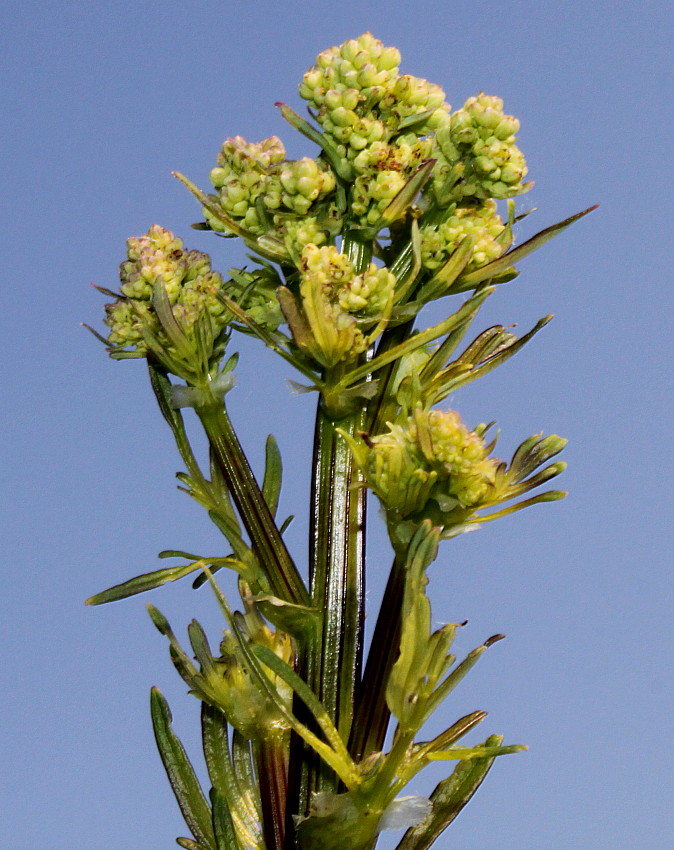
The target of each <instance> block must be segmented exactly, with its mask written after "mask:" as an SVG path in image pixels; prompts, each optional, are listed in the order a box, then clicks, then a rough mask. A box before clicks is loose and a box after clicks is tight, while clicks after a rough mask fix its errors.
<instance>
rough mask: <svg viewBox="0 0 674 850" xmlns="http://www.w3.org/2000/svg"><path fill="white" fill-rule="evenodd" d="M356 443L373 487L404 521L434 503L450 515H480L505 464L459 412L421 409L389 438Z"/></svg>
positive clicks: (353, 443)
mask: <svg viewBox="0 0 674 850" xmlns="http://www.w3.org/2000/svg"><path fill="white" fill-rule="evenodd" d="M350 443H351V446H352V448H353V451H354V455H355V457H356V460H357V462H358V464H359V465H360V467H361V469H362V472H363V474H364V476H365V481H366V484H367V486H368V487H369V488H370V489H371V490H372V491H373V492H374V493H376V495H377V496H378V497H379V498H380V499H381V501H382V504H383V505H384V507H385V508H386V510H387V511H388V512H392V513H394V514H396V515H397V516H398V517H401V518H406V517H409V516H411V515H412V514H417V513H418V512H419V511H421V510H423V509H424V507H425V506H426V504H427V503H428V501H429V500H431V499H434V500H435V502H437V504H438V505H439V506H440V508H441V510H443V511H445V512H449V511H451V510H452V509H454V508H456V507H459V508H462V509H470V510H476V509H477V508H478V507H480V505H481V504H482V502H483V501H484V499H485V496H486V494H487V491H488V489H489V486H490V484H492V483H493V481H494V477H495V472H496V468H497V466H498V463H499V461H498V460H496V459H494V458H490V457H489V452H488V448H487V446H486V445H485V443H484V440H483V439H482V437H481V436H480V435H479V434H478V433H476V432H475V431H471V430H470V429H468V428H467V427H466V426H465V425H464V424H463V423H462V422H461V419H460V417H459V414H458V413H456V412H455V411H453V410H447V411H442V410H430V411H427V410H423V409H422V408H417V410H415V411H414V415H412V416H409V417H407V418H405V419H404V420H403V421H402V422H400V423H389V430H388V432H387V433H385V434H380V435H378V436H375V437H372V438H368V439H367V441H362V442H359V443H357V442H356V441H353V440H350Z"/></svg>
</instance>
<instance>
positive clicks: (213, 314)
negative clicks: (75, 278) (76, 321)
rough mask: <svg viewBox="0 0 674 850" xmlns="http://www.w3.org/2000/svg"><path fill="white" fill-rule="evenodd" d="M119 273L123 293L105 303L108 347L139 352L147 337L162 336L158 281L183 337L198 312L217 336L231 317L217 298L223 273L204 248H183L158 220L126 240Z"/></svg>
mask: <svg viewBox="0 0 674 850" xmlns="http://www.w3.org/2000/svg"><path fill="white" fill-rule="evenodd" d="M120 279H121V282H122V285H121V287H120V291H121V295H122V297H121V298H119V299H118V300H117V301H115V302H113V303H112V304H107V305H106V308H105V311H106V318H105V322H106V324H107V325H108V327H109V328H110V333H109V335H108V339H107V342H108V345H109V346H110V349H111V351H112V352H118V353H119V352H120V351H124V356H127V357H144V356H145V355H146V353H147V349H148V339H149V338H150V337H152V338H156V339H159V340H163V339H164V337H165V334H164V332H163V331H162V327H161V323H160V321H159V319H158V317H157V314H156V311H155V309H154V306H153V295H154V293H155V287H156V285H157V284H160V285H161V286H162V287H163V289H164V291H165V293H166V296H167V298H168V302H169V304H170V305H171V310H172V313H173V317H174V319H175V320H176V322H177V323H178V324H179V326H180V328H181V330H182V331H183V333H184V334H186V335H187V337H190V336H191V335H192V334H193V331H194V326H195V324H196V322H197V320H198V319H199V317H201V316H208V317H209V318H210V320H211V322H212V325H213V330H214V336H216V337H217V336H218V335H219V334H220V333H221V332H222V331H223V330H224V328H225V327H226V325H227V324H228V322H229V320H230V319H231V316H230V314H229V312H228V310H227V308H226V307H225V306H224V304H223V303H222V301H221V300H220V299H219V298H218V295H219V293H220V292H221V291H222V288H223V281H222V277H221V276H220V274H219V273H218V272H214V271H212V269H211V261H210V258H209V256H208V254H203V253H201V251H186V250H184V248H183V243H182V240H181V239H178V238H176V237H175V236H174V235H173V233H171V231H170V230H165V229H164V228H163V227H160V226H159V225H157V224H153V225H152V227H151V228H150V229H149V230H148V232H147V233H145V234H143V235H142V236H137V237H132V238H130V239H128V240H127V260H126V261H125V262H123V263H122V265H121V266H120ZM129 349H131V350H129Z"/></svg>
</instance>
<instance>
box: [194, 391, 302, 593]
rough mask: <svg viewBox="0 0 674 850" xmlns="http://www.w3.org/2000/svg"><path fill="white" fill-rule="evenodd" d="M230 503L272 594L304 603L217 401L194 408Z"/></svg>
mask: <svg viewBox="0 0 674 850" xmlns="http://www.w3.org/2000/svg"><path fill="white" fill-rule="evenodd" d="M197 415H198V416H199V419H200V420H201V423H202V425H203V427H204V430H205V432H206V434H207V436H208V439H209V442H210V444H211V447H212V448H213V452H214V455H215V458H216V460H217V462H218V465H219V467H220V469H221V470H222V474H223V477H224V479H225V482H226V483H227V487H228V488H229V490H230V492H231V494H232V499H233V500H234V504H235V505H236V508H237V510H238V511H239V514H240V515H241V519H242V521H243V524H244V526H245V528H246V531H247V532H248V534H249V535H250V539H251V543H252V544H253V548H254V549H255V552H256V555H257V557H258V559H259V561H260V564H261V565H262V567H263V569H264V570H265V572H266V574H267V577H268V579H269V585H270V588H271V591H272V593H273V594H274V595H275V596H278V597H279V598H280V599H283V600H285V601H288V602H292V603H294V604H295V605H308V604H309V595H308V593H307V589H306V587H305V586H304V582H303V581H302V578H301V576H300V574H299V573H298V572H297V567H296V566H295V564H294V562H293V560H292V558H291V556H290V553H289V552H288V549H287V547H286V545H285V543H284V541H283V538H282V537H281V534H280V532H279V530H278V527H277V525H276V523H275V522H274V518H273V517H272V515H271V512H270V510H269V506H268V505H267V502H266V501H265V498H264V496H263V495H262V492H261V490H260V487H259V485H258V483H257V481H256V480H255V476H254V475H253V472H252V470H251V468H250V466H249V464H248V460H247V458H246V456H245V454H244V452H243V449H242V447H241V444H240V443H239V440H238V438H237V436H236V433H235V431H234V429H233V428H232V424H231V422H230V421H229V417H228V416H227V412H226V410H225V409H224V406H222V404H221V403H219V404H217V406H216V405H215V404H214V405H208V406H204V407H199V408H197Z"/></svg>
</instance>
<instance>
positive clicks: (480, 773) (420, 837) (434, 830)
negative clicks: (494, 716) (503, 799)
mask: <svg viewBox="0 0 674 850" xmlns="http://www.w3.org/2000/svg"><path fill="white" fill-rule="evenodd" d="M502 741H503V737H502V736H501V735H491V736H490V737H489V738H487V740H486V741H485V742H484V746H485V747H492V746H499V745H500V744H501V743H502ZM494 759H495V756H485V757H484V758H475V759H470V760H468V761H461V762H459V763H458V764H457V766H456V768H455V769H454V771H453V773H452V775H451V776H450V777H448V778H447V779H443V781H442V782H440V783H439V784H438V785H437V786H436V788H435V790H434V791H433V793H432V794H431V802H432V803H433V809H432V813H431V816H430V817H429V818H428V820H426V821H425V822H424V823H422V824H420V825H419V826H415V827H413V828H412V829H408V830H407V832H406V833H405V835H404V836H403V838H402V841H401V842H400V844H398V846H397V848H396V850H428V848H429V847H430V846H431V845H432V844H433V842H434V841H435V840H436V839H437V838H438V836H439V835H440V834H441V833H442V832H444V830H445V829H447V827H448V826H449V825H450V824H451V822H452V821H453V820H454V819H455V818H456V817H457V815H458V814H459V813H460V811H461V810H462V809H463V807H464V806H465V805H466V804H467V803H468V802H469V801H470V799H471V798H472V796H473V794H475V792H476V791H477V789H478V788H479V787H480V785H481V784H482V782H483V781H484V779H485V777H486V776H487V773H489V770H490V768H491V766H492V764H493V763H494Z"/></svg>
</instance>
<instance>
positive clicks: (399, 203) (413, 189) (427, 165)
mask: <svg viewBox="0 0 674 850" xmlns="http://www.w3.org/2000/svg"><path fill="white" fill-rule="evenodd" d="M434 167H435V160H434V159H429V160H426V162H424V163H423V164H422V165H420V166H419V167H418V168H417V170H416V171H415V172H414V174H413V175H412V176H411V177H410V179H409V180H408V181H407V183H405V185H404V186H403V187H402V189H401V190H400V191H399V192H398V194H397V195H396V196H395V197H394V198H393V200H392V201H391V203H390V204H389V205H388V206H387V207H386V209H385V210H384V211H383V212H382V214H381V216H380V217H379V219H378V220H377V221H376V222H375V223H374V224H373V225H371V226H370V227H366V228H364V229H363V230H362V236H361V238H362V239H363V241H367V240H372V239H374V238H375V237H376V236H377V234H378V233H379V231H380V230H384V229H385V228H387V227H389V225H391V224H392V223H393V222H394V221H397V220H398V219H399V218H400V217H401V216H402V215H404V213H405V211H406V210H407V209H408V208H409V207H410V206H411V204H413V203H414V199H415V198H416V196H417V195H418V194H419V192H420V191H421V190H422V189H423V187H424V186H425V184H426V183H427V182H428V179H429V177H430V176H431V174H432V172H433V168H434Z"/></svg>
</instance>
